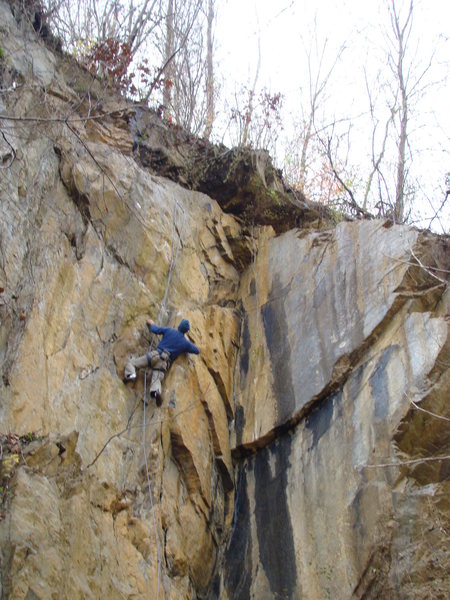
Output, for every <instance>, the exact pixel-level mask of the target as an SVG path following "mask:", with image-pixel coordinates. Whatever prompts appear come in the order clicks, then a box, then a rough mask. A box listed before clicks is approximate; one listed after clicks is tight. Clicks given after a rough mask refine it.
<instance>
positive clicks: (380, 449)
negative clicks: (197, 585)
mask: <svg viewBox="0 0 450 600" xmlns="http://www.w3.org/2000/svg"><path fill="white" fill-rule="evenodd" d="M418 261H420V263H422V264H424V265H425V264H426V265H430V266H431V267H434V268H438V269H441V270H431V269H425V268H422V267H420V266H418ZM414 265H415V266H414ZM446 271H447V272H448V247H447V244H446V242H445V240H438V239H433V238H432V236H428V237H427V236H424V235H421V234H419V233H418V232H417V231H414V230H412V229H408V228H405V227H389V226H388V225H387V224H383V223H380V222H375V221H373V222H369V221H367V222H364V223H353V224H341V225H339V226H338V227H336V229H335V230H334V231H330V232H321V233H309V234H306V233H304V232H301V231H291V232H288V233H286V234H284V235H282V236H279V237H270V236H265V237H264V236H263V238H262V240H261V246H260V250H259V253H258V258H257V260H255V261H254V263H253V264H252V265H251V267H250V268H249V269H248V271H247V273H246V275H245V277H243V278H242V285H241V293H242V301H243V307H244V311H245V312H244V321H243V323H244V324H243V331H242V335H241V348H240V353H239V359H238V360H239V365H240V368H239V373H238V374H237V383H236V387H235V389H236V422H235V428H234V433H235V438H234V443H233V451H234V454H235V456H236V458H237V464H238V470H237V495H236V502H237V507H236V512H235V522H234V525H233V532H232V536H231V540H230V543H229V546H228V549H227V553H226V559H225V568H224V572H223V576H222V578H221V579H220V583H219V580H218V582H217V589H220V592H219V593H218V595H217V597H221V598H242V599H244V598H264V599H265V598H267V599H269V598H351V597H355V598H362V597H364V598H406V597H408V598H410V597H418V598H423V597H426V596H427V594H429V593H431V594H432V595H433V597H445V596H446V594H447V592H448V586H449V582H448V577H447V576H446V575H445V573H444V571H443V570H442V567H443V565H444V564H445V562H447V561H448V558H449V556H448V545H447V548H446V549H445V547H446V542H448V533H447V526H446V525H445V526H444V527H442V524H443V523H447V524H448V510H447V508H446V505H445V501H444V498H445V497H446V494H447V493H448V481H447V475H446V474H447V473H448V468H447V467H448V462H447V463H446V461H445V460H436V461H430V462H429V463H428V462H427V461H428V460H429V459H430V458H431V459H433V458H434V457H435V456H436V455H438V456H442V455H447V456H448V443H449V438H448V423H446V422H445V419H447V421H448V410H449V407H448V391H449V386H448V363H446V360H447V359H446V357H447V356H448V339H447V334H448V322H447V318H446V315H448V294H447V295H446V294H445V290H446V285H445V283H444V280H443V275H444V276H445V273H446ZM445 372H446V373H447V374H445ZM413 402H414V403H415V404H416V405H417V406H419V407H422V406H426V407H427V409H428V410H431V411H433V412H434V413H436V415H437V416H432V415H430V414H429V413H423V412H422V413H420V414H422V415H424V416H426V417H427V423H430V424H432V427H430V430H429V431H425V430H424V427H423V423H421V420H420V419H419V423H420V425H418V424H417V423H415V424H414V421H415V420H416V419H417V413H418V409H416V408H415V406H414V405H413ZM413 411H415V412H414V414H415V417H414V418H412V417H410V415H411V412H413ZM411 422H412V423H413V424H412V425H410V423H411ZM444 431H446V432H447V433H446V434H445V433H444ZM406 439H408V442H406V441H405V440H406ZM419 444H420V446H419ZM419 448H420V449H419ZM411 454H413V456H411ZM419 457H424V458H425V459H426V460H425V462H422V463H420V462H417V463H415V462H414V460H416V459H417V458H419ZM411 460H412V461H413V462H412V463H410V462H409V461H411ZM447 460H448V459H447ZM399 462H400V463H401V462H405V465H404V466H402V467H399V466H396V467H393V466H390V465H391V464H392V463H394V464H396V463H399ZM428 465H430V466H428ZM431 465H433V466H431ZM419 466H420V469H419V470H420V472H421V473H422V477H419V476H418V475H417V469H418V468H419ZM432 515H433V516H432ZM427 527H428V534H425V533H424V532H425V531H426V529H427ZM418 531H421V532H422V534H421V535H419V534H418ZM416 536H417V537H416ZM422 536H423V537H422ZM425 540H426V542H425ZM432 545H435V548H436V551H435V552H434V551H432V550H431V546H432ZM425 557H426V558H425ZM433 561H435V562H433ZM243 565H245V568H243ZM425 565H426V566H425ZM427 568H428V569H429V570H428V573H427V572H426V569H427Z"/></svg>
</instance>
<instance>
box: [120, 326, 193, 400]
mask: <svg viewBox="0 0 450 600" xmlns="http://www.w3.org/2000/svg"><path fill="white" fill-rule="evenodd" d="M147 326H148V328H149V329H150V332H151V333H156V335H162V339H161V341H160V342H159V344H158V345H157V346H156V349H155V350H151V351H150V352H147V354H144V355H142V356H138V357H137V358H130V360H129V361H128V362H127V364H126V365H125V373H124V378H123V381H124V383H129V382H130V381H135V380H136V369H142V368H146V367H150V368H151V369H152V379H151V382H150V396H151V397H152V398H155V401H156V405H157V406H161V404H162V396H161V383H162V380H163V379H164V376H165V374H166V373H167V371H168V369H169V367H170V365H171V364H172V363H173V361H174V360H175V359H176V358H177V357H178V356H180V354H185V353H190V354H200V351H199V349H198V348H197V346H195V345H194V344H192V343H191V342H190V341H189V340H187V339H186V337H185V334H186V333H187V332H188V331H189V329H190V324H189V321H188V320H187V319H183V320H182V321H181V323H180V324H179V325H178V329H173V328H172V327H158V326H157V325H155V323H154V322H153V321H152V320H151V319H148V321H147Z"/></svg>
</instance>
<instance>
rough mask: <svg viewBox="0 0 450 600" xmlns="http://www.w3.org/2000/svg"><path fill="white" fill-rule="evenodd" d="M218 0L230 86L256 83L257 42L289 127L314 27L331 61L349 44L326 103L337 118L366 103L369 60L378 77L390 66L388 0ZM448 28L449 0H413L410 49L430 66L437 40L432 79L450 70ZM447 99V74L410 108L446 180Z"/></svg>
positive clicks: (264, 79) (264, 75)
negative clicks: (443, 81) (280, 96)
mask: <svg viewBox="0 0 450 600" xmlns="http://www.w3.org/2000/svg"><path fill="white" fill-rule="evenodd" d="M398 3H399V2H398ZM217 4H218V22H217V33H216V36H217V39H216V41H217V58H218V63H219V65H220V71H221V72H222V73H223V75H224V85H225V86H226V88H227V89H229V90H231V89H233V87H236V89H239V87H240V86H241V84H247V85H250V86H251V84H252V82H253V79H254V77H255V71H256V64H257V56H258V41H260V48H261V67H260V74H259V78H258V87H259V88H261V87H263V86H267V87H268V88H269V89H270V90H271V91H272V92H273V93H276V92H281V93H282V94H283V95H284V111H285V112H284V121H285V126H286V128H287V129H289V127H291V125H290V119H291V116H292V115H294V116H295V113H298V110H299V106H300V104H301V102H302V90H303V93H304V92H305V91H306V90H305V86H306V84H307V71H306V62H305V50H304V48H305V45H307V44H308V43H310V41H311V39H313V37H314V30H315V29H316V30H317V39H318V40H319V44H322V43H323V41H324V40H325V39H327V40H328V43H327V44H328V45H327V53H326V60H327V61H328V63H329V64H330V65H331V62H332V60H333V58H334V56H335V54H336V52H337V49H338V48H339V47H340V46H341V45H342V44H345V46H346V50H345V53H344V54H343V57H342V62H341V63H340V65H339V66H338V67H337V68H336V70H335V76H334V78H333V81H332V83H331V84H330V86H329V92H330V97H331V100H332V101H331V102H330V104H329V106H328V108H327V110H329V111H330V110H333V111H335V115H334V116H336V117H337V118H339V116H342V115H343V116H346V117H349V116H351V117H352V118H354V119H355V126H357V122H358V115H360V114H361V113H362V112H365V111H367V109H368V100H367V94H366V92H365V88H364V75H363V73H364V66H366V68H367V69H369V72H370V73H372V74H373V77H375V74H376V72H377V71H378V70H380V69H381V70H383V69H385V68H386V63H385V60H386V59H385V55H384V49H385V47H386V43H387V41H386V29H387V28H388V27H389V24H388V21H387V12H386V9H385V0H339V1H335V0H316V1H315V2H314V1H311V0H309V1H308V0H217ZM400 4H401V2H400ZM314 23H316V24H315V25H314ZM449 28H450V1H449V0H415V8H414V28H413V33H414V36H415V37H414V38H413V39H412V44H411V48H412V49H414V48H416V47H417V55H416V57H415V59H414V64H417V65H418V68H420V66H421V64H422V63H423V65H425V64H426V61H427V60H428V59H429V57H430V56H431V53H432V51H433V49H435V48H436V47H437V48H438V51H437V53H436V55H435V58H434V60H433V67H432V70H431V71H430V78H432V80H433V81H437V80H438V79H439V78H443V77H444V76H446V75H448V69H449V64H450V42H449V41H448V38H449V36H450V31H449ZM303 98H304V96H303ZM449 105H450V85H449V80H448V77H447V82H446V84H440V85H439V86H435V87H433V88H432V89H431V90H430V93H429V94H428V96H427V97H426V98H425V99H424V100H422V101H421V104H420V105H419V111H418V113H417V114H415V115H412V116H414V118H415V119H416V121H415V122H411V126H413V127H415V131H414V132H411V135H412V136H413V135H416V136H417V139H419V137H420V145H421V149H420V151H421V153H422V158H421V160H423V161H424V164H426V172H427V174H428V177H430V178H431V179H434V180H436V179H438V178H440V180H441V182H442V183H441V185H443V177H444V174H445V172H446V171H450V151H449V150H450V148H449V146H450V110H449V108H448V107H449ZM331 107H332V108H331ZM330 116H331V115H330ZM361 123H362V121H361ZM288 133H289V132H288V131H287V132H285V134H286V135H287V134H288Z"/></svg>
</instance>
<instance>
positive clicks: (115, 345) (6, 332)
mask: <svg viewBox="0 0 450 600" xmlns="http://www.w3.org/2000/svg"><path fill="white" fill-rule="evenodd" d="M0 23H1V25H0V34H1V36H0V43H1V47H2V49H3V51H4V56H5V60H4V62H3V63H2V68H1V78H2V86H1V87H2V92H1V103H0V111H1V113H0V114H1V115H3V117H0V126H1V130H2V131H3V132H4V133H5V136H6V140H5V137H2V140H0V151H1V164H2V166H3V167H4V168H2V169H1V170H0V320H1V326H0V366H1V376H2V380H1V388H0V424H1V426H0V444H1V453H2V454H1V461H0V483H1V488H2V489H1V498H0V503H1V506H0V561H1V562H0V589H1V595H2V598H16V599H27V600H30V599H33V598H39V599H41V600H43V599H46V598H71V599H72V598H74V599H76V598H80V599H81V598H83V599H85V598H92V599H98V598H104V597H110V598H111V599H115V598H117V599H119V598H124V597H126V598H158V599H163V598H165V599H174V600H175V599H178V598H186V599H194V598H221V599H227V598H230V599H231V598H233V599H237V598H239V599H247V598H255V599H258V600H260V599H266V598H267V599H269V598H270V599H272V598H292V599H294V598H295V599H297V598H306V599H315V598H351V597H355V598H363V597H364V598H406V597H407V598H414V597H417V598H424V597H429V596H432V597H436V598H441V597H442V598H444V597H447V596H448V592H449V590H448V585H449V584H448V576H447V570H446V565H447V564H448V559H449V556H448V529H449V525H448V500H447V498H448V460H447V461H445V460H439V459H438V457H439V456H441V455H447V456H448V454H449V450H450V449H449V447H448V446H449V436H448V418H449V417H450V415H449V414H448V410H449V408H448V388H449V383H448V377H449V376H448V363H449V349H448V341H447V327H448V292H446V291H445V290H446V285H445V282H444V280H445V278H446V276H447V274H448V271H449V265H448V244H447V240H446V239H444V238H437V237H434V236H428V235H425V234H421V233H419V232H417V231H415V230H413V229H410V228H406V227H396V226H394V227H390V226H389V224H388V223H382V222H376V221H373V222H359V223H341V224H340V225H339V226H337V227H336V228H333V229H330V230H327V231H310V230H309V231H308V230H301V229H291V230H289V231H286V229H289V223H290V220H289V219H290V218H291V216H292V215H293V214H294V213H295V214H296V215H297V216H296V223H297V217H298V218H299V219H300V222H301V221H302V219H303V220H304V222H307V223H309V224H314V225H315V226H316V225H317V224H318V223H319V221H320V218H321V217H320V212H317V211H312V213H311V214H310V218H308V217H307V216H306V211H307V208H305V207H306V204H305V206H304V207H303V208H302V211H300V212H298V211H297V208H296V207H293V206H290V205H289V210H288V209H287V208H286V206H287V204H286V206H284V212H283V211H281V212H280V211H278V212H277V211H274V219H275V218H276V219H277V220H276V225H277V229H276V231H277V232H278V233H279V232H280V231H285V233H283V234H282V235H276V234H275V231H274V229H272V228H271V227H270V226H264V227H260V226H258V224H257V223H256V224H255V227H254V228H252V229H251V230H250V232H249V230H248V229H247V228H246V227H245V226H243V224H242V222H241V221H240V219H239V217H236V218H235V217H232V216H230V215H228V214H225V213H224V212H223V211H222V210H221V209H220V207H219V206H218V204H217V203H216V202H215V201H214V200H212V199H211V198H209V197H208V196H206V195H203V194H201V193H196V192H193V191H188V190H186V189H183V188H182V187H180V186H179V185H177V184H176V183H173V182H170V181H168V180H167V179H163V178H159V177H157V176H156V175H155V174H154V173H153V174H152V173H150V172H149V170H148V169H147V168H146V161H145V160H144V158H143V154H145V156H149V157H151V159H152V160H151V161H150V163H151V166H152V168H155V160H156V159H157V157H158V156H161V155H164V156H165V157H166V158H167V161H169V162H170V160H169V159H170V156H172V155H173V156H175V158H176V161H178V162H177V164H178V171H179V172H182V173H184V174H186V173H188V174H189V177H191V175H192V173H193V171H192V164H191V163H192V160H191V156H190V155H189V148H188V146H189V144H188V143H186V144H184V145H182V146H180V147H177V148H176V149H175V150H172V149H167V148H163V146H164V143H166V142H165V141H164V140H161V139H160V138H159V137H158V128H154V129H151V128H152V127H153V126H152V122H153V121H152V119H154V117H152V119H149V122H148V123H147V124H145V123H144V122H145V118H144V116H143V115H142V113H140V118H139V123H138V119H137V113H136V109H135V108H134V107H132V106H125V107H124V106H123V105H121V104H118V102H117V100H115V99H114V98H109V97H108V96H105V93H104V90H102V87H101V84H100V82H98V81H96V82H91V81H90V80H89V78H88V77H87V76H86V74H83V72H81V71H79V70H73V68H72V67H71V65H70V61H66V60H65V59H64V58H61V57H59V58H58V59H57V58H56V57H55V56H54V55H53V54H51V53H50V52H49V51H48V50H47V49H46V48H45V47H44V46H43V44H42V43H41V42H39V41H38V40H37V39H36V37H35V36H34V34H32V33H31V32H30V31H29V28H28V25H27V23H26V20H23V19H22V21H20V18H18V20H16V19H15V18H14V17H13V15H12V13H11V10H10V7H9V5H8V4H7V3H5V2H3V1H1V0H0ZM69 116H70V117H71V118H70V119H68V117H69ZM87 117H89V118H87ZM144 125H145V127H144ZM146 128H147V129H146ZM148 128H150V129H148ZM138 129H139V136H140V139H139V143H138V152H137V154H134V151H135V150H136V144H137V142H136V139H135V136H136V131H137V130H138ZM146 132H147V133H148V134H149V135H148V137H146V135H147V133H146ZM150 134H151V135H150ZM144 150H145V152H144ZM209 150H211V149H209ZM211 152H212V154H211V156H214V152H213V151H212V150H211ZM197 156H199V155H197ZM211 156H210V158H211ZM135 158H136V160H135ZM173 160H175V159H173ZM167 161H166V162H167ZM233 161H234V158H233ZM249 164H250V163H249ZM186 165H189V169H188V170H187V171H186V169H184V167H185V166H186ZM147 166H149V165H147ZM169 167H170V164H169V165H168V164H165V168H167V169H168V172H172V171H171V169H170V168H169ZM219 167H220V165H219ZM219 167H217V168H218V169H219V170H218V171H215V170H214V169H215V166H214V161H209V162H208V165H207V167H205V169H199V177H200V175H202V173H203V175H202V177H206V179H207V182H209V183H208V186H213V185H215V184H214V182H216V181H219V182H220V178H221V177H220V174H221V173H222V171H221V170H220V169H222V167H220V168H219ZM227 168H228V171H227V173H228V174H229V173H230V172H236V173H241V174H244V175H245V174H246V173H247V168H248V164H247V163H245V164H244V165H243V167H242V169H240V168H239V166H238V165H235V164H234V162H233V169H234V171H233V170H231V171H230V165H228V167H227ZM183 169H184V170H183ZM178 171H177V172H178ZM205 173H206V175H205ZM247 175H248V173H247ZM255 176H256V175H255ZM186 177H187V175H186ZM194 179H195V178H194ZM194 179H193V181H194ZM248 179H249V178H248V177H247V178H245V177H243V179H242V181H244V183H245V186H247V187H246V188H245V193H242V194H241V192H242V190H239V182H232V181H227V182H226V184H227V189H226V192H227V193H226V196H227V202H228V201H229V202H230V206H231V207H232V208H233V210H234V211H236V212H239V211H240V210H241V209H242V210H243V211H244V212H246V214H247V213H251V212H252V211H254V212H255V215H256V217H258V210H257V208H255V207H257V203H258V197H257V194H256V196H255V194H253V196H252V202H251V203H249V205H248V206H246V207H245V206H244V205H243V203H245V198H247V197H248V194H250V191H249V188H248V186H249V185H250V183H249V180H248ZM250 179H251V178H250ZM199 181H200V183H198V182H197V183H198V185H199V186H200V187H201V186H202V185H203V186H205V185H206V184H205V182H204V181H203V180H202V179H201V177H200V179H199ZM202 182H203V183H202ZM221 183H222V184H223V183H224V182H221ZM257 183H258V185H257V186H256V188H257V189H261V190H263V191H264V190H265V183H267V182H264V181H262V180H261V181H259V180H258V182H257ZM184 184H186V181H184ZM256 188H255V189H256ZM208 189H209V188H208ZM222 191H223V190H222ZM261 193H263V192H261ZM233 194H236V198H237V201H236V202H235V201H234V200H235V199H234V197H233ZM263 195H264V202H263V203H262V204H261V206H260V207H259V208H260V209H261V210H260V212H261V211H262V212H263V213H264V214H265V220H263V222H264V223H266V222H267V219H268V218H269V216H270V212H269V213H268V212H267V210H266V207H267V204H266V203H267V202H269V200H270V197H271V194H270V193H269V192H267V193H266V192H265V191H264V194H263ZM287 202H288V201H287V200H286V203H287ZM255 215H254V216H255ZM430 267H431V268H430ZM149 317H151V318H153V319H154V320H157V321H160V322H161V323H162V324H166V323H167V324H170V325H175V326H176V325H177V324H178V322H179V320H180V319H181V318H182V317H186V318H188V319H189V320H190V322H191V332H190V334H189V335H190V338H191V339H192V341H193V342H194V343H195V344H197V345H198V347H199V348H200V352H201V354H200V356H190V357H186V356H185V357H182V358H180V359H178V360H177V361H176V362H175V363H174V365H173V366H172V368H171V370H170V372H169V374H168V376H167V377H166V380H165V382H164V394H163V406H162V407H161V408H159V409H157V408H156V407H155V406H154V404H153V403H152V402H150V403H149V405H147V406H145V405H144V404H143V398H144V394H145V391H146V387H147V382H146V380H145V378H144V374H143V373H141V374H140V376H139V378H138V381H137V383H136V384H134V385H132V386H129V387H126V386H125V385H124V384H123V383H122V380H121V377H122V372H123V367H124V364H125V361H126V360H127V357H128V356H129V355H130V353H139V354H141V353H144V352H145V351H146V350H147V348H148V345H149V343H154V341H155V340H152V339H151V338H150V336H149V334H148V331H147V329H146V326H145V322H146V319H147V318H149ZM442 417H443V418H442ZM445 419H447V420H445ZM423 459H426V460H423ZM399 462H401V463H403V464H402V465H401V466H395V467H393V466H391V463H399Z"/></svg>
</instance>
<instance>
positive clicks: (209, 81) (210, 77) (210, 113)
mask: <svg viewBox="0 0 450 600" xmlns="http://www.w3.org/2000/svg"><path fill="white" fill-rule="evenodd" d="M213 22H214V0H208V15H207V29H206V125H205V133H204V136H205V138H206V139H207V140H209V138H210V136H211V131H212V126H213V122H214V70H213V33H212V32H213Z"/></svg>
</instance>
